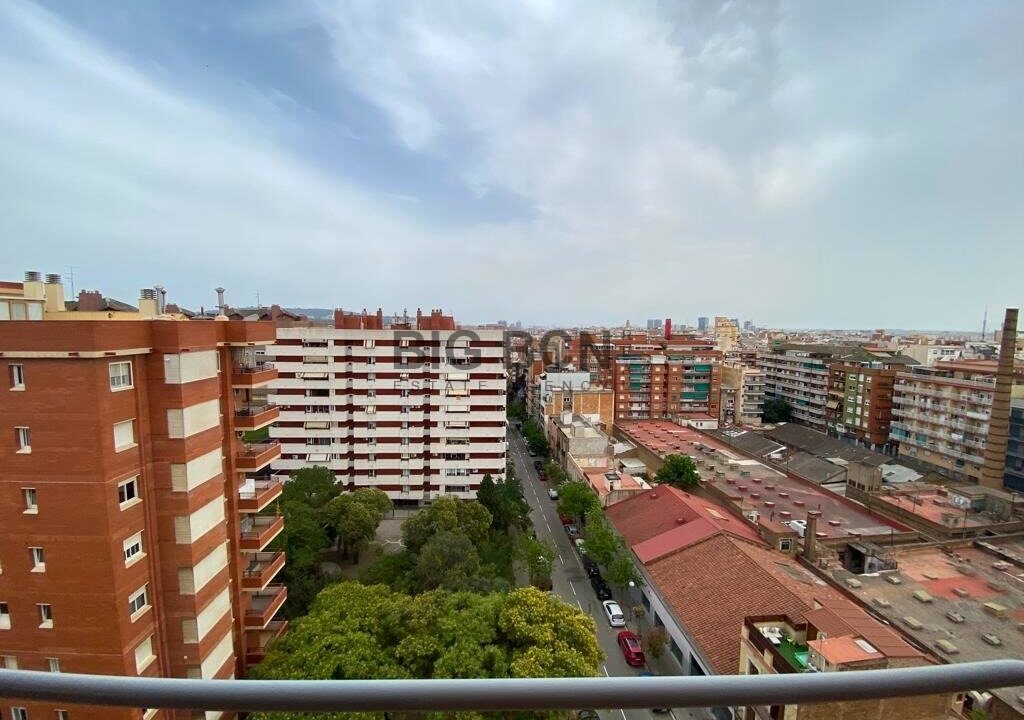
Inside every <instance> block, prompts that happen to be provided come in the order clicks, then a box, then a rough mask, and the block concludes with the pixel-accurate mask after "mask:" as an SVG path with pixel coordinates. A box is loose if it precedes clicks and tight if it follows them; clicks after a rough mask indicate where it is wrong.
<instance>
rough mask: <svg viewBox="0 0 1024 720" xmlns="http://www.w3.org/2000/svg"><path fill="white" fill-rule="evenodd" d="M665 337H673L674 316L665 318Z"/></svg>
mask: <svg viewBox="0 0 1024 720" xmlns="http://www.w3.org/2000/svg"><path fill="white" fill-rule="evenodd" d="M665 339H666V340H671V339H672V318H665Z"/></svg>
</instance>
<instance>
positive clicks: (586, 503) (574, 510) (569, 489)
mask: <svg viewBox="0 0 1024 720" xmlns="http://www.w3.org/2000/svg"><path fill="white" fill-rule="evenodd" d="M592 510H597V511H598V512H600V510H601V501H600V500H598V499H597V495H595V494H594V491H593V490H591V489H590V486H589V485H587V484H586V483H585V482H581V481H579V480H569V481H567V482H563V483H562V484H561V485H559V486H558V511H559V512H561V513H562V514H563V515H568V516H569V517H571V518H582V517H586V516H587V515H588V514H589V513H590V512H591V511H592Z"/></svg>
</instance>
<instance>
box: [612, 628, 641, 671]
mask: <svg viewBox="0 0 1024 720" xmlns="http://www.w3.org/2000/svg"><path fill="white" fill-rule="evenodd" d="M618 637H619V649H621V650H622V657H624V658H626V664H627V665H632V666H633V667H641V666H642V665H643V664H644V663H645V662H647V658H645V657H644V651H643V648H641V647H640V638H638V637H637V636H636V634H635V633H634V632H633V631H632V630H623V631H621V632H620V633H619V635H618Z"/></svg>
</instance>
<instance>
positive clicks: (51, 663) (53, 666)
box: [46, 658, 60, 672]
mask: <svg viewBox="0 0 1024 720" xmlns="http://www.w3.org/2000/svg"><path fill="white" fill-rule="evenodd" d="M46 668H47V669H48V670H49V671H50V672H60V660H59V659H58V658H46Z"/></svg>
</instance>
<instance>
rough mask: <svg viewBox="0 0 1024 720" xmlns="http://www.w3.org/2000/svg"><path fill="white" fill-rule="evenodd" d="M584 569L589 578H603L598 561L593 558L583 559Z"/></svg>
mask: <svg viewBox="0 0 1024 720" xmlns="http://www.w3.org/2000/svg"><path fill="white" fill-rule="evenodd" d="M583 569H584V570H585V571H586V572H587V577H589V578H595V577H598V578H600V577H601V570H600V568H599V567H598V566H597V561H596V560H594V559H593V558H589V557H585V558H583ZM603 580H604V579H603V578H602V581H603Z"/></svg>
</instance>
